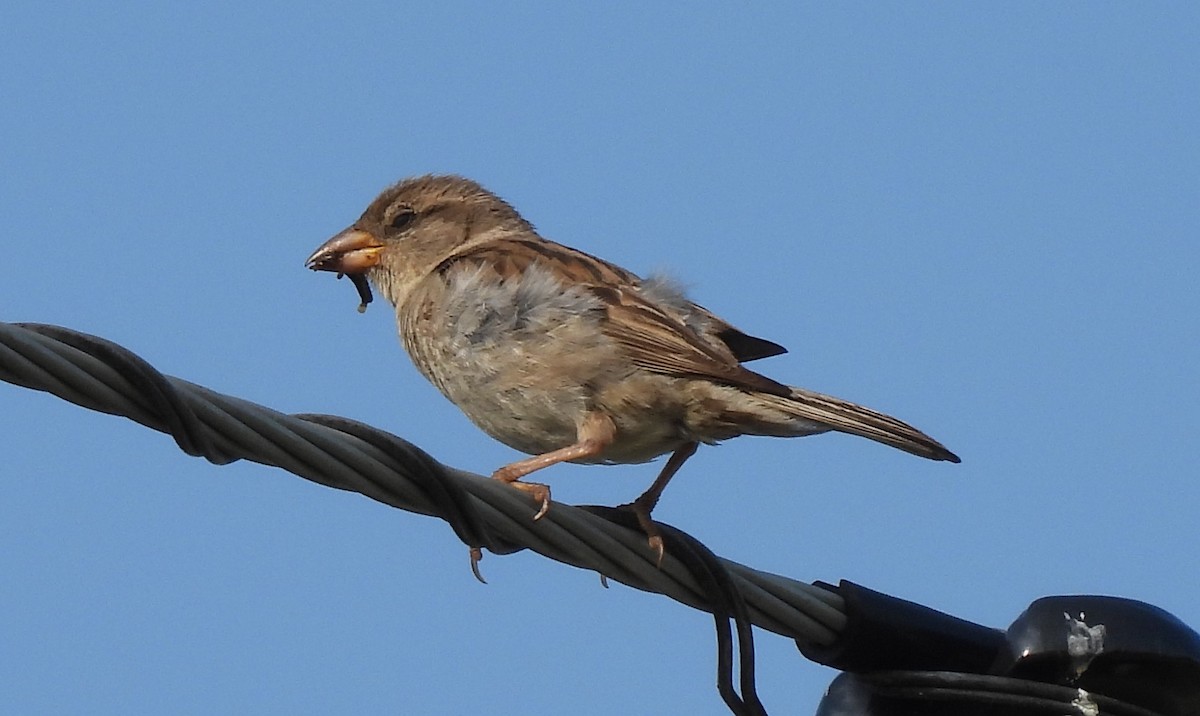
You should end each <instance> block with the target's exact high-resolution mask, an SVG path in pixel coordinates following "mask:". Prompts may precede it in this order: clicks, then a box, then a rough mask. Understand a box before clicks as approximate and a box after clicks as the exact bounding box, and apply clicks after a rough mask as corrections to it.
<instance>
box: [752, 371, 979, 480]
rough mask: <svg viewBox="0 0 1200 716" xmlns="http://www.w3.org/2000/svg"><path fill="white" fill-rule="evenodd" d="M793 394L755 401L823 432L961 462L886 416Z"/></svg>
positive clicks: (835, 401) (826, 398) (815, 396)
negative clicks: (832, 431) (834, 431)
mask: <svg viewBox="0 0 1200 716" xmlns="http://www.w3.org/2000/svg"><path fill="white" fill-rule="evenodd" d="M791 391H792V392H791V395H789V396H780V395H767V394H763V393H759V394H757V395H756V397H757V398H759V399H760V400H762V401H763V402H765V403H767V404H768V405H770V406H771V407H772V408H774V409H776V410H778V411H780V412H782V413H784V414H785V415H787V416H788V417H790V418H794V419H798V420H800V421H802V423H809V424H811V423H816V424H817V425H819V426H820V427H821V428H823V429H828V430H836V431H838V432H842V433H850V434H851V435H858V436H861V437H864V438H870V439H871V440H875V441H876V442H881V443H883V444H884V445H891V446H892V447H894V448H899V449H901V450H903V451H905V452H909V453H912V454H913V455H919V456H921V457H927V458H929V459H930V460H948V461H950V462H961V460H959V458H958V456H957V455H955V454H954V453H952V452H950V451H949V450H947V449H946V448H945V446H943V445H942V444H941V443H939V442H938V441H937V440H934V439H933V438H931V437H929V436H928V435H926V434H925V433H923V432H921V431H920V430H917V429H916V428H914V427H913V426H911V425H909V424H908V423H905V422H901V421H899V420H897V419H895V418H893V417H891V416H890V415H884V414H883V413H880V412H876V411H874V410H871V409H870V408H864V407H863V406H861V405H856V404H855V403H851V402H849V401H847V400H842V399H841V398H835V397H833V396H831V395H822V394H821V393H814V392H813V391H811V390H805V389H803V388H794V387H793V388H792V389H791ZM812 432H817V431H815V430H807V431H798V432H796V433H793V434H797V435H799V434H811V433H812Z"/></svg>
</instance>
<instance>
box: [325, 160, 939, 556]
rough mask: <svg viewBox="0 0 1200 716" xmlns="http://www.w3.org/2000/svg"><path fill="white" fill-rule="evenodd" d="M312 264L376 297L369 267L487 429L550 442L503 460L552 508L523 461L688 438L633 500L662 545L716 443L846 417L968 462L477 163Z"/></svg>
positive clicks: (421, 352) (427, 363) (408, 328)
mask: <svg viewBox="0 0 1200 716" xmlns="http://www.w3.org/2000/svg"><path fill="white" fill-rule="evenodd" d="M307 266H308V267H309V268H311V269H313V270H317V271H334V272H337V273H338V274H339V276H340V275H342V274H347V275H349V276H351V278H352V280H354V281H355V286H356V287H357V288H358V289H359V295H360V298H361V299H362V303H361V304H360V306H359V309H360V310H362V309H363V308H365V306H366V303H367V302H369V301H370V298H371V295H370V289H369V288H368V286H367V283H366V282H365V281H363V279H362V277H363V276H365V277H366V279H367V280H369V282H370V284H371V285H373V286H374V287H375V288H376V289H378V290H379V291H380V292H381V293H382V294H383V295H384V296H385V297H386V298H387V299H388V301H390V302H391V303H392V304H393V305H394V306H395V308H396V321H397V324H398V326H399V332H400V339H401V341H402V342H403V344H404V348H405V349H406V350H407V351H408V354H409V356H410V357H411V358H412V361H413V363H414V364H415V365H416V367H417V369H418V370H419V371H421V373H422V374H423V375H424V376H425V377H426V378H428V379H429V380H430V381H431V382H432V383H433V384H434V385H436V386H437V387H438V389H439V390H441V391H442V393H443V394H444V395H445V396H446V397H447V398H449V399H450V400H451V401H452V402H453V403H454V404H456V405H457V406H458V407H459V408H460V409H462V411H463V412H464V413H466V415H467V417H469V418H470V419H471V420H472V421H474V423H475V424H476V425H478V426H479V427H480V428H481V429H482V430H483V431H484V432H486V433H487V434H489V435H491V436H492V437H494V438H496V439H497V440H499V441H500V442H502V443H504V444H505V445H508V446H510V447H513V448H515V449H517V450H520V451H522V452H524V453H528V454H529V455H532V457H529V458H526V459H524V460H519V461H517V462H514V463H512V464H509V465H505V466H503V467H501V468H499V469H498V470H496V471H495V472H494V473H493V474H492V477H494V478H495V479H497V480H501V481H503V482H506V483H508V484H510V485H512V486H513V487H517V488H520V489H522V490H524V491H526V492H528V493H530V494H531V495H533V497H534V498H535V499H536V500H537V501H538V502H539V503H540V508H539V509H538V511H537V513H536V514H535V515H534V519H535V520H536V519H538V518H540V517H541V516H542V515H544V514H546V511H547V510H548V509H549V507H550V488H549V487H547V486H546V485H544V484H540V483H534V482H521V481H520V479H521V478H522V477H525V476H526V475H528V474H530V473H532V472H534V471H536V470H541V469H542V468H544V467H549V466H550V465H554V464H556V463H559V462H577V463H638V462H646V461H649V460H652V459H654V458H656V457H658V456H659V455H663V454H666V453H670V457H669V458H668V459H667V462H666V465H665V466H664V467H663V469H662V471H661V472H660V473H659V475H658V478H657V479H656V480H655V481H654V483H653V484H652V485H651V486H650V488H649V489H648V490H646V492H645V493H643V494H642V495H641V496H640V497H638V498H637V499H636V500H634V501H633V502H632V503H629V504H628V505H623V507H625V508H627V509H630V510H632V511H633V512H634V514H635V515H636V516H637V518H638V522H639V524H640V525H641V526H642V528H643V529H644V530H645V531H646V534H647V536H648V537H649V542H650V546H651V548H652V549H653V550H655V551H656V552H657V553H658V557H659V559H660V560H661V558H662V549H663V547H662V538H661V536H660V533H659V530H658V529H657V528H656V527H655V525H654V522H653V521H652V520H651V519H650V513H651V510H653V509H654V506H655V504H656V503H657V502H658V499H659V496H660V495H661V494H662V491H663V488H665V487H666V486H667V483H668V482H669V481H670V479H671V477H672V476H673V475H674V474H675V473H676V472H677V471H678V470H679V468H680V467H681V466H682V465H683V463H684V462H685V461H686V460H687V459H688V458H689V457H691V456H692V454H693V453H695V452H696V448H697V446H699V445H700V443H705V444H715V443H718V442H720V441H722V440H728V439H729V438H733V437H737V436H739V435H770V436H777V437H798V436H804V435H814V434H816V433H823V432H827V431H830V430H836V431H839V432H844V433H850V434H852V435H860V436H862V437H866V438H870V439H872V440H875V441H877V442H881V443H884V444H885V445H891V446H892V447H896V448H899V449H901V450H904V451H906V452H910V453H912V454H914V455H920V456H921V457H926V458H930V459H932V460H948V461H950V462H959V459H958V457H957V456H955V455H954V453H952V452H950V451H949V450H947V449H946V448H945V447H943V446H942V445H941V444H940V443H938V442H937V441H936V440H934V439H933V438H931V437H929V436H928V435H925V434H924V433H922V432H921V431H919V430H917V429H915V428H913V427H911V426H909V425H907V424H905V423H903V422H900V421H899V420H896V419H895V418H892V417H889V416H887V415H884V414H882V413H878V412H875V411H874V410H870V409H869V408H864V407H862V406H860V405H855V404H854V403H850V402H847V401H844V400H841V399H839V398H834V397H831V396H828V395H822V394H820V393H814V392H812V391H809V390H805V389H803V388H795V387H791V386H787V385H784V384H782V383H779V382H776V381H774V380H772V379H770V378H767V377H766V376H763V375H760V374H758V373H755V372H754V371H751V370H749V369H747V368H745V367H743V366H742V363H743V362H746V361H752V360H756V359H759V358H766V357H769V356H774V355H779V354H781V353H785V352H786V349H784V348H783V347H782V346H779V345H777V344H775V343H772V342H770V341H767V340H763V339H761V338H755V337H753V336H750V335H748V334H746V333H743V332H741V331H740V330H738V329H737V328H734V327H733V326H732V325H730V324H729V323H726V322H725V321H723V320H722V319H720V318H718V317H717V316H715V315H713V314H712V313H710V312H709V311H708V310H707V309H705V308H703V307H701V306H698V305H696V304H695V303H692V302H691V301H690V300H688V299H687V297H685V296H684V294H683V292H682V291H681V290H680V288H679V287H678V286H677V285H676V284H674V283H672V282H671V281H669V280H665V279H662V278H648V279H642V278H640V277H638V276H636V275H634V274H633V273H631V272H629V271H626V270H625V269H623V268H621V267H620V266H616V265H614V264H611V263H609V262H607V261H604V260H603V259H599V258H596V257H595V256H591V255H589V254H585V253H583V252H582V251H578V250H576V249H572V248H568V247H566V246H563V245H562V244H557V243H554V242H553V241H548V240H546V239H543V238H542V237H541V236H539V235H538V234H537V232H536V231H535V230H534V228H533V226H532V225H531V224H530V223H529V222H527V221H525V219H523V218H521V215H520V214H518V213H517V211H516V210H515V209H514V208H513V207H512V206H510V205H509V204H508V203H506V202H505V201H504V200H503V199H501V198H499V197H497V196H496V195H495V194H492V193H491V192H489V191H488V190H487V189H484V188H483V187H482V186H480V185H479V184H477V183H476V182H474V181H471V180H470V179H465V178H462V177H457V176H422V177H416V178H412V179H406V180H404V181H401V182H400V183H398V184H396V185H394V186H392V187H389V188H388V189H386V190H385V191H384V192H383V193H382V194H380V195H379V196H378V197H377V198H376V199H375V200H374V201H373V202H371V205H370V206H368V207H367V210H366V211H365V212H363V214H362V216H361V217H359V219H358V221H356V222H354V224H352V225H351V226H350V227H349V228H347V229H346V230H344V231H342V232H341V233H339V234H337V235H336V236H334V237H333V238H332V239H330V240H329V241H327V242H325V243H324V244H322V245H321V247H320V248H318V249H317V250H316V251H315V252H313V254H312V256H309V258H308V261H307Z"/></svg>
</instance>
